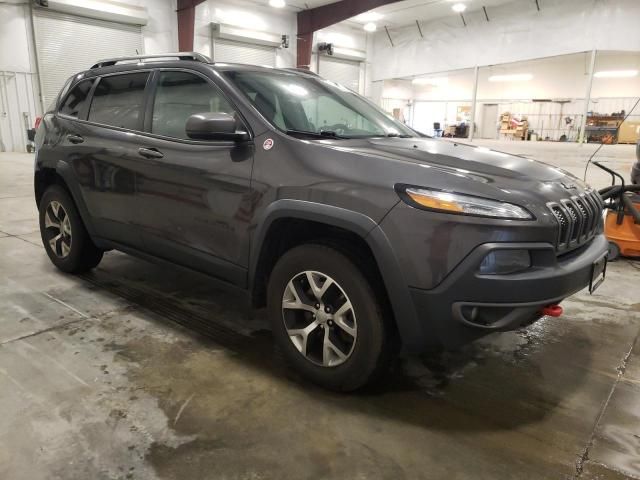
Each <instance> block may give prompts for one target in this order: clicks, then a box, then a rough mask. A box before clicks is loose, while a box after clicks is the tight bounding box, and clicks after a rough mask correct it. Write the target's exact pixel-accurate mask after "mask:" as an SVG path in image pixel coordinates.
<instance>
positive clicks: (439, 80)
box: [411, 77, 449, 86]
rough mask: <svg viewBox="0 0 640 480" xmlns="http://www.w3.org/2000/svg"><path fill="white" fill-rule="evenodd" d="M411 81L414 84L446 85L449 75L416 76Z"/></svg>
mask: <svg viewBox="0 0 640 480" xmlns="http://www.w3.org/2000/svg"><path fill="white" fill-rule="evenodd" d="M411 83H413V84H414V85H435V86H440V85H446V84H447V83H449V79H448V78H447V77H431V78H414V79H413V80H411Z"/></svg>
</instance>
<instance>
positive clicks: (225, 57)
mask: <svg viewBox="0 0 640 480" xmlns="http://www.w3.org/2000/svg"><path fill="white" fill-rule="evenodd" d="M212 51H213V55H212V59H213V61H214V62H223V63H225V62H226V63H245V64H249V65H263V66H268V67H275V66H276V49H275V48H274V47H267V46H263V45H252V44H249V43H243V42H234V41H231V40H222V39H219V38H216V39H214V40H213V47H212Z"/></svg>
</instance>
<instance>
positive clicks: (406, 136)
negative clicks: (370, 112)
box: [387, 133, 413, 138]
mask: <svg viewBox="0 0 640 480" xmlns="http://www.w3.org/2000/svg"><path fill="white" fill-rule="evenodd" d="M387 137H398V138H412V137H413V135H406V134H402V135H400V134H399V133H387Z"/></svg>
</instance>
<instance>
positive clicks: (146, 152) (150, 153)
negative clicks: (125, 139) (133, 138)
mask: <svg viewBox="0 0 640 480" xmlns="http://www.w3.org/2000/svg"><path fill="white" fill-rule="evenodd" d="M138 153H139V154H140V155H142V156H143V157H145V158H162V157H164V154H163V153H162V152H160V151H158V150H157V149H155V148H145V147H142V148H139V149H138Z"/></svg>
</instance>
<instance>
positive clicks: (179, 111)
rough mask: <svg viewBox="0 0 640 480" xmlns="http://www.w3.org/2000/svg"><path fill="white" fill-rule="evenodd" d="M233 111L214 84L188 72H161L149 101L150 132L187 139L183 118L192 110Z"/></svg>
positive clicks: (196, 111)
mask: <svg viewBox="0 0 640 480" xmlns="http://www.w3.org/2000/svg"><path fill="white" fill-rule="evenodd" d="M204 112H224V113H234V110H233V108H232V107H231V105H229V103H228V102H227V100H226V99H225V98H224V96H223V95H222V92H220V91H219V90H218V89H217V88H216V87H215V86H213V85H211V84H210V83H209V82H207V81H206V80H205V79H204V78H202V77H199V76H198V75H194V74H192V73H188V72H161V73H160V78H159V80H158V86H157V87H156V95H155V99H154V101H153V118H152V122H151V133H155V134H158V135H165V136H167V137H174V138H182V139H188V138H189V137H188V136H187V133H186V130H185V127H186V124H187V119H188V118H189V117H190V116H191V115H194V114H196V113H204Z"/></svg>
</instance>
